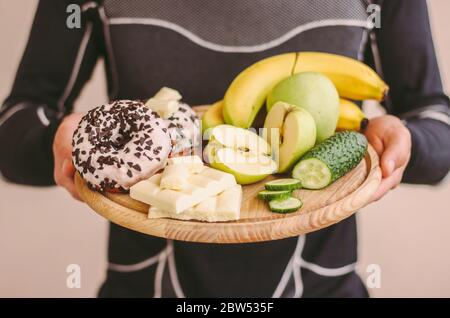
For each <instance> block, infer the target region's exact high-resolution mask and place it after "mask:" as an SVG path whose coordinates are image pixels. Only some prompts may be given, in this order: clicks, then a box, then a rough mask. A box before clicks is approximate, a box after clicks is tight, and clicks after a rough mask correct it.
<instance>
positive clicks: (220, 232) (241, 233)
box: [75, 107, 381, 243]
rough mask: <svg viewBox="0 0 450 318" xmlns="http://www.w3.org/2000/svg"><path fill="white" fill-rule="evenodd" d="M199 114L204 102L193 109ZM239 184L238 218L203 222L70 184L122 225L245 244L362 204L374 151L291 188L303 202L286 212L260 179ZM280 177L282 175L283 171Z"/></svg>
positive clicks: (368, 192) (376, 172)
mask: <svg viewBox="0 0 450 318" xmlns="http://www.w3.org/2000/svg"><path fill="white" fill-rule="evenodd" d="M196 110H197V111H198V113H202V111H203V110H204V107H202V108H198V107H197V108H196ZM279 177H283V176H270V177H268V178H266V179H265V180H263V181H261V182H258V183H255V184H251V185H247V186H244V187H243V200H242V206H241V219H240V220H239V221H233V222H220V223H206V222H198V221H181V220H173V219H148V218H147V212H148V208H149V206H148V205H146V204H144V203H141V202H138V201H135V200H133V199H131V198H130V197H129V195H127V194H112V193H105V194H103V193H100V192H97V191H92V190H91V189H89V188H88V187H87V185H86V183H85V182H84V180H83V179H82V178H81V176H80V175H78V174H77V175H76V177H75V184H76V187H77V190H78V192H79V193H80V196H81V197H82V198H83V200H84V201H85V202H86V203H87V204H88V205H89V206H90V207H91V208H92V209H93V210H94V211H96V212H97V213H98V214H100V215H101V216H103V217H105V218H106V219H108V220H110V221H111V222H114V223H116V224H118V225H121V226H124V227H126V228H129V229H132V230H135V231H138V232H141V233H145V234H148V235H154V236H159V237H164V238H168V239H174V240H182V241H192V242H205V243H248V242H260V241H269V240H277V239H282V238H286V237H292V236H297V235H301V234H305V233H308V232H312V231H317V230H319V229H321V228H324V227H327V226H330V225H332V224H335V223H337V222H339V221H341V220H343V219H345V218H347V217H349V216H350V215H352V214H353V213H355V212H356V211H357V210H359V209H361V208H362V207H364V206H365V205H366V204H367V203H368V202H369V201H370V198H371V196H372V194H373V193H374V192H375V190H376V189H377V187H378V185H379V183H380V181H381V170H380V168H379V164H378V156H377V154H376V153H375V151H374V149H373V148H372V147H371V146H370V145H369V148H368V152H367V154H366V156H365V158H364V160H363V161H361V163H360V164H359V165H358V166H357V167H356V168H355V169H353V170H352V171H350V172H349V173H347V174H346V175H345V176H343V177H342V178H340V179H339V180H337V181H336V182H335V183H333V184H332V185H330V186H329V187H327V188H325V189H322V190H304V189H301V190H297V191H295V192H294V194H293V195H294V196H296V197H298V198H300V199H301V200H302V201H303V207H302V208H301V209H300V210H299V211H297V212H295V213H291V214H285V215H283V214H276V213H272V212H270V210H269V208H268V206H267V203H266V202H263V201H261V200H259V199H258V198H257V197H256V195H257V193H258V192H259V191H261V190H263V189H264V183H265V182H267V181H269V180H271V179H275V178H279ZM284 177H285V176H284Z"/></svg>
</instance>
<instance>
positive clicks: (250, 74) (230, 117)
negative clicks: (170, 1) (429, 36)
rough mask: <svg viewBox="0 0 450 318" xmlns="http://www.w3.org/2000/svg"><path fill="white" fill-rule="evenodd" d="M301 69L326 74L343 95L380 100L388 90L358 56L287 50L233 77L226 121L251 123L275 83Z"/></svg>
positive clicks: (226, 104)
mask: <svg viewBox="0 0 450 318" xmlns="http://www.w3.org/2000/svg"><path fill="white" fill-rule="evenodd" d="M300 72H319V73H322V74H324V75H325V76H327V77H328V78H329V79H330V80H331V81H332V82H333V84H334V85H335V86H336V89H337V90H338V93H339V96H341V97H342V98H347V99H353V100H365V99H375V100H378V101H380V100H382V99H383V98H384V97H385V95H386V94H387V91H388V86H387V85H386V83H384V82H383V80H382V79H381V78H380V77H379V76H378V75H377V73H376V72H375V71H373V70H372V69H371V68H370V67H369V66H367V65H365V64H364V63H361V62H359V61H357V60H354V59H351V58H348V57H345V56H341V55H336V54H329V53H321V52H300V53H285V54H281V55H276V56H272V57H269V58H266V59H263V60H261V61H259V62H257V63H255V64H253V65H251V66H249V67H248V68H246V69H245V70H244V71H242V72H241V73H240V74H239V75H238V76H237V77H236V78H235V79H234V80H233V82H232V83H231V85H230V86H229V88H228V89H227V91H226V93H225V97H224V105H223V117H224V120H225V122H226V123H227V124H230V125H234V126H238V127H243V128H248V127H250V126H251V125H252V123H253V121H254V119H255V117H256V114H257V113H258V111H259V110H260V109H261V107H262V106H263V104H264V102H265V100H266V97H267V95H268V94H269V93H270V91H271V90H272V89H273V87H274V86H275V85H276V84H277V83H278V82H280V81H282V80H283V79H285V78H287V77H289V76H290V75H293V74H297V73H300Z"/></svg>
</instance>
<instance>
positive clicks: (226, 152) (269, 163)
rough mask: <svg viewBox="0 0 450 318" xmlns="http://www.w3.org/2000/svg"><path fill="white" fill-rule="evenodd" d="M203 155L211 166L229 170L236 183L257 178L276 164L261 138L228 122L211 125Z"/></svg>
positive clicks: (273, 169) (272, 169) (270, 170)
mask: <svg viewBox="0 0 450 318" xmlns="http://www.w3.org/2000/svg"><path fill="white" fill-rule="evenodd" d="M204 157H205V160H206V161H207V162H208V163H209V164H210V165H211V167H213V168H215V169H219V170H222V171H225V172H228V173H231V174H233V175H234V176H235V178H236V181H237V182H238V183H239V184H250V183H254V182H257V181H260V180H262V179H264V178H265V177H267V176H268V175H269V174H272V173H275V172H276V168H277V164H276V162H275V161H274V160H273V159H272V157H271V154H270V146H269V145H268V144H267V142H266V141H265V140H264V139H263V138H261V137H260V136H258V135H257V134H256V133H254V132H252V131H250V130H247V129H243V128H238V127H233V126H230V125H220V126H217V127H215V128H214V129H212V131H211V134H210V141H209V143H208V145H207V146H206V148H205V150H204Z"/></svg>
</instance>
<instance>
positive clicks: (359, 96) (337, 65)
mask: <svg viewBox="0 0 450 318" xmlns="http://www.w3.org/2000/svg"><path fill="white" fill-rule="evenodd" d="M300 72H319V73H322V74H323V75H325V76H327V77H328V78H329V79H330V80H331V81H332V82H333V84H334V85H335V86H336V89H337V90H338V92H339V96H341V97H343V98H347V99H353V100H365V99H375V100H377V101H381V100H383V99H384V97H385V96H386V94H387V92H388V89H389V87H388V86H387V85H386V83H385V82H383V80H382V79H381V78H380V77H379V76H378V74H377V73H376V72H375V71H374V70H373V69H371V68H370V67H369V66H367V65H366V64H364V63H362V62H360V61H358V60H355V59H352V58H349V57H346V56H342V55H336V54H329V53H320V52H301V53H298V58H297V61H296V63H295V67H294V72H293V73H294V74H297V73H300Z"/></svg>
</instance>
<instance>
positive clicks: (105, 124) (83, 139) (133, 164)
mask: <svg viewBox="0 0 450 318" xmlns="http://www.w3.org/2000/svg"><path fill="white" fill-rule="evenodd" d="M72 147H73V151H72V158H73V163H74V165H75V168H76V169H77V171H78V172H79V173H80V175H81V176H82V177H83V178H84V180H86V181H87V183H88V185H89V186H90V187H91V188H94V189H96V190H100V191H111V192H118V191H121V192H123V191H127V190H128V189H129V188H130V186H132V185H134V184H135V183H137V182H138V181H140V180H142V179H145V178H148V177H150V176H151V175H153V174H154V173H155V172H157V171H158V170H160V169H162V168H163V167H164V165H165V163H166V159H167V157H168V155H169V153H170V151H171V140H170V136H169V132H168V127H167V124H166V123H165V122H164V120H163V119H161V118H160V117H159V116H158V115H157V114H156V113H155V112H153V111H152V110H151V109H149V108H148V107H145V106H144V104H143V103H142V102H138V101H131V100H119V101H115V102H112V103H110V104H106V105H102V106H100V107H97V108H94V109H92V110H90V111H89V112H88V113H87V114H86V115H85V116H84V117H83V118H82V119H81V121H80V123H79V125H78V128H77V129H76V130H75V132H74V135H73V140H72Z"/></svg>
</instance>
